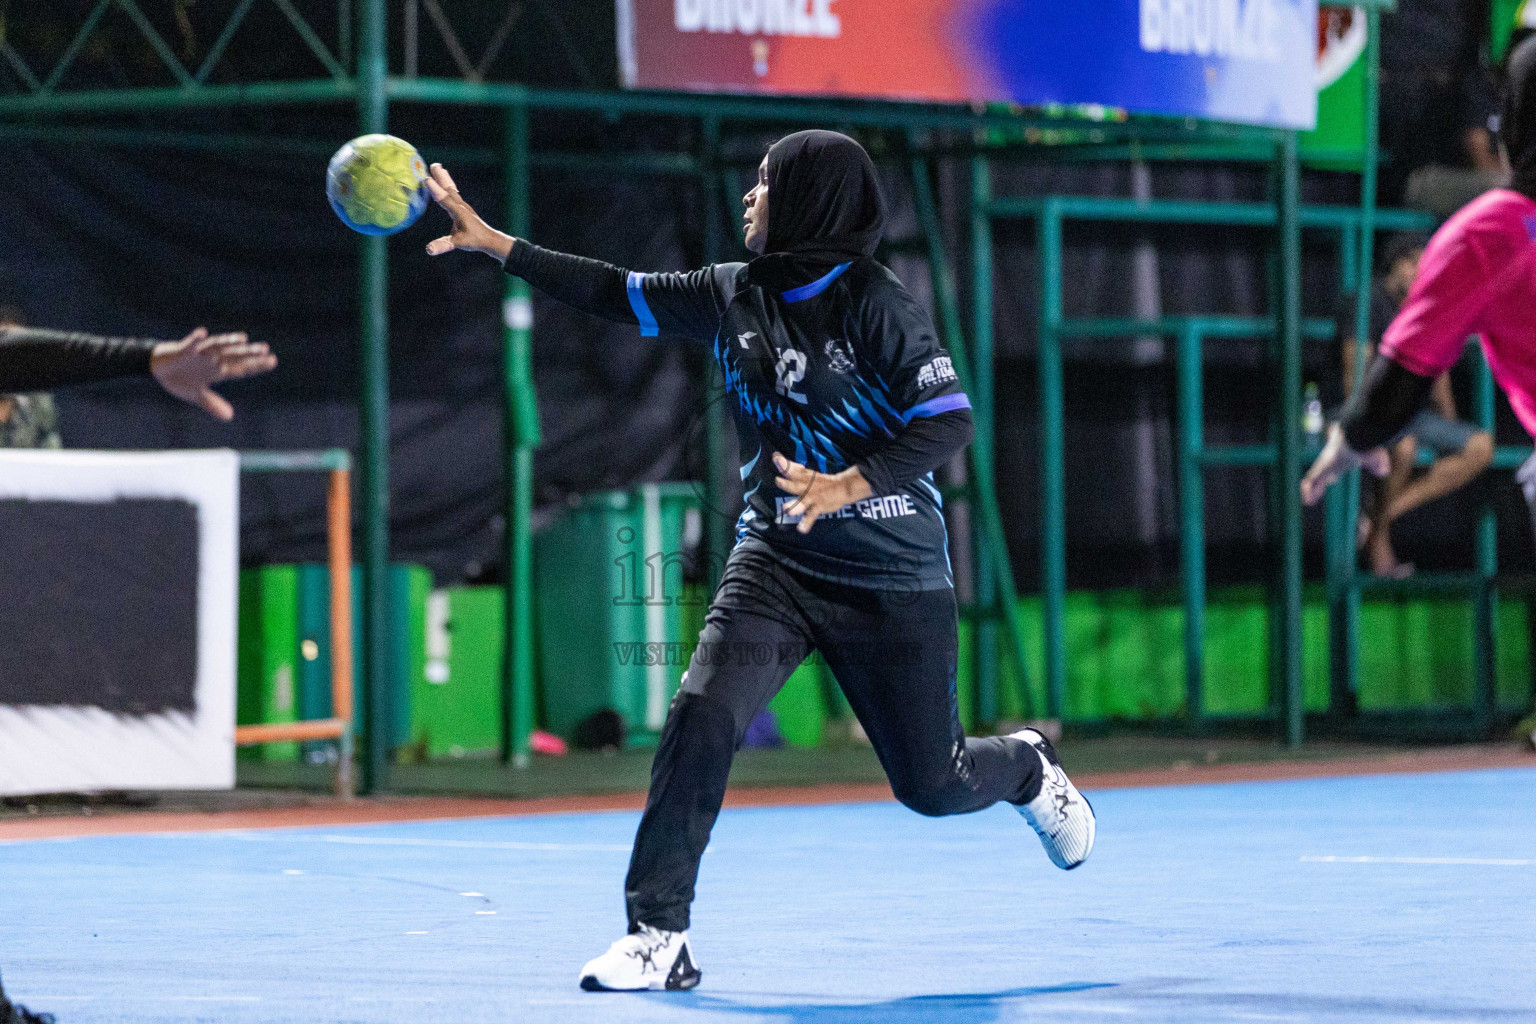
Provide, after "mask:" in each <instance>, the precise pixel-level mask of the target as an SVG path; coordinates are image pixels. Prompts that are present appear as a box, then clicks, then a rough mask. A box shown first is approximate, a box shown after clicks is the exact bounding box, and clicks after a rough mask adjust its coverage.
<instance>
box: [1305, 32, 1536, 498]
mask: <svg viewBox="0 0 1536 1024" xmlns="http://www.w3.org/2000/svg"><path fill="white" fill-rule="evenodd" d="M1507 72H1508V74H1507V77H1508V86H1507V91H1506V95H1505V98H1504V108H1503V113H1502V115H1501V117H1500V130H1499V135H1500V139H1501V141H1502V143H1503V145H1504V149H1505V153H1506V156H1507V158H1508V160H1509V164H1510V182H1509V186H1508V187H1507V188H1497V189H1494V190H1492V191H1490V192H1487V193H1485V194H1483V195H1482V196H1480V197H1479V198H1477V199H1475V200H1473V201H1472V202H1471V203H1468V204H1467V205H1466V206H1465V207H1463V208H1462V209H1461V210H1460V211H1459V212H1458V213H1456V215H1455V216H1453V217H1452V218H1451V219H1450V220H1448V221H1446V222H1445V224H1443V225H1442V226H1441V228H1440V230H1439V231H1437V232H1435V235H1434V237H1433V238H1431V239H1430V241H1429V246H1428V247H1427V248H1426V249H1425V250H1424V256H1423V258H1422V260H1421V261H1420V264H1419V274H1418V277H1417V278H1415V279H1414V282H1413V287H1412V288H1411V289H1410V290H1409V292H1408V300H1407V301H1406V302H1405V303H1404V304H1403V308H1402V310H1401V311H1400V312H1399V313H1398V314H1397V317H1396V318H1395V319H1394V320H1393V321H1392V325H1391V326H1390V327H1388V328H1387V331H1386V334H1385V336H1384V337H1383V338H1382V343H1381V348H1380V351H1379V352H1378V353H1377V354H1376V356H1375V358H1374V359H1373V360H1372V361H1371V364H1370V367H1369V368H1368V369H1367V370H1366V374H1365V382H1364V386H1362V387H1361V388H1360V389H1359V390H1357V391H1356V392H1355V393H1354V394H1353V395H1352V396H1350V399H1349V401H1348V402H1346V403H1345V405H1344V409H1343V412H1342V414H1341V415H1340V417H1339V421H1338V422H1337V423H1335V424H1333V425H1332V427H1330V428H1329V432H1328V443H1327V444H1326V445H1324V447H1323V450H1322V453H1321V454H1319V455H1318V457H1317V461H1316V462H1314V463H1313V464H1312V468H1311V469H1309V470H1308V471H1307V474H1306V476H1305V477H1304V478H1303V479H1302V481H1301V497H1302V500H1303V501H1304V502H1306V503H1307V504H1309V505H1311V504H1314V503H1315V502H1317V500H1318V499H1319V498H1321V497H1322V496H1323V493H1324V492H1325V491H1326V490H1327V489H1328V487H1329V485H1331V484H1332V483H1333V482H1334V481H1336V480H1337V479H1339V477H1340V476H1342V475H1343V474H1344V473H1346V472H1348V471H1349V470H1351V469H1353V468H1354V467H1356V466H1359V465H1364V466H1365V467H1366V468H1367V469H1369V470H1370V471H1371V472H1373V473H1375V474H1376V475H1378V476H1380V475H1382V474H1383V473H1385V472H1386V470H1387V453H1386V450H1385V448H1383V445H1385V444H1386V443H1387V442H1389V441H1390V440H1391V439H1392V438H1394V437H1396V436H1397V435H1398V434H1399V433H1400V432H1401V431H1402V429H1403V428H1404V427H1405V426H1407V424H1408V421H1409V420H1410V419H1412V417H1413V414H1414V413H1415V412H1417V411H1418V409H1419V408H1420V407H1421V406H1422V405H1423V402H1424V398H1425V396H1426V395H1427V394H1428V392H1429V389H1430V388H1431V386H1432V385H1433V384H1434V381H1435V378H1436V377H1438V376H1440V375H1441V374H1442V373H1444V372H1445V371H1446V370H1447V369H1449V368H1450V366H1451V364H1452V363H1454V362H1455V361H1456V358H1457V356H1459V355H1460V354H1461V350H1462V348H1463V346H1464V345H1465V344H1466V340H1467V338H1468V337H1469V336H1471V335H1474V334H1476V335H1478V336H1480V338H1481V340H1482V346H1483V354H1484V356H1485V357H1486V358H1487V360H1488V367H1489V369H1490V370H1491V371H1492V372H1493V377H1494V380H1496V381H1498V383H1499V386H1500V387H1502V388H1503V389H1504V392H1505V394H1507V395H1508V396H1509V404H1510V406H1511V407H1512V408H1513V409H1514V411H1515V415H1516V416H1517V417H1518V418H1519V420H1520V424H1521V425H1522V426H1523V427H1525V429H1526V431H1527V432H1529V433H1530V434H1532V435H1533V436H1536V37H1532V38H1529V39H1526V40H1525V41H1524V42H1523V43H1521V44H1520V46H1519V47H1517V48H1516V49H1515V50H1514V51H1513V52H1512V53H1511V55H1510V58H1509V63H1508V65H1507ZM1520 482H1521V485H1522V487H1523V488H1524V489H1525V492H1526V500H1527V501H1528V502H1529V503H1531V505H1532V509H1533V512H1536V458H1533V459H1532V461H1531V462H1528V463H1526V466H1525V467H1524V468H1523V469H1522V470H1521V471H1520Z"/></svg>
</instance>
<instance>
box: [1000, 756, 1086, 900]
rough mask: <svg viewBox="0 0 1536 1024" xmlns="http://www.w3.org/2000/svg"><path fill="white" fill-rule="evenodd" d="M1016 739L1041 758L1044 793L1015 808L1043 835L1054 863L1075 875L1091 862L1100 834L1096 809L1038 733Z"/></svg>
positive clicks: (1042, 837) (1041, 782)
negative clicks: (1097, 834)
mask: <svg viewBox="0 0 1536 1024" xmlns="http://www.w3.org/2000/svg"><path fill="white" fill-rule="evenodd" d="M1012 738H1013V739H1016V740H1022V741H1023V742H1025V743H1028V744H1029V745H1030V746H1031V747H1033V748H1035V753H1037V754H1039V755H1040V792H1039V794H1038V795H1036V797H1035V798H1034V799H1033V800H1031V801H1030V802H1029V803H1027V804H1015V805H1014V806H1015V807H1017V808H1018V809H1019V813H1020V814H1022V815H1024V820H1025V821H1027V822H1029V823H1030V825H1032V826H1033V827H1034V830H1035V831H1036V832H1038V833H1039V834H1040V845H1042V846H1044V847H1045V852H1046V853H1047V854H1048V855H1050V858H1051V863H1052V864H1055V865H1056V866H1057V867H1059V868H1061V869H1062V870H1064V871H1071V870H1072V869H1073V868H1075V867H1077V866H1078V865H1079V864H1081V863H1082V862H1083V861H1085V860H1087V859H1088V853H1089V851H1091V850H1092V849H1093V837H1094V834H1095V832H1096V831H1097V823H1096V822H1095V821H1094V817H1093V808H1092V807H1090V806H1089V804H1088V801H1087V799H1085V798H1084V797H1083V794H1081V793H1079V792H1078V791H1077V787H1076V786H1074V785H1072V780H1071V779H1069V778H1067V773H1066V772H1064V771H1062V770H1061V762H1060V761H1058V760H1057V759H1056V748H1055V747H1053V746H1051V741H1050V740H1048V739H1046V738H1045V737H1044V736H1043V735H1041V734H1040V733H1039V732H1036V731H1035V730H1034V729H1021V730H1019V731H1018V732H1016V733H1014V734H1013V736H1012Z"/></svg>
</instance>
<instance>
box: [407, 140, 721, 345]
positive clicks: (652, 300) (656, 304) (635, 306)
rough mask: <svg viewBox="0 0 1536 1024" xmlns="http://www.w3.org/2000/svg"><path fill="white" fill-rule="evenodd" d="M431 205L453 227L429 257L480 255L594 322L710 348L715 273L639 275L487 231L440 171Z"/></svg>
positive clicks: (717, 304) (433, 179)
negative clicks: (689, 340)
mask: <svg viewBox="0 0 1536 1024" xmlns="http://www.w3.org/2000/svg"><path fill="white" fill-rule="evenodd" d="M427 189H428V191H430V192H431V193H432V198H433V199H434V200H436V201H437V204H438V205H439V206H441V207H442V208H443V211H444V212H445V213H447V214H448V216H449V217H450V218H451V219H452V221H453V228H452V230H451V231H449V233H448V234H446V235H443V236H442V237H440V238H434V239H433V240H432V241H430V242H428V243H427V254H428V255H431V256H441V255H443V254H444V253H448V252H453V251H455V250H458V249H463V250H467V251H469V252H483V253H485V254H486V255H488V256H493V257H495V258H496V259H498V260H500V261H501V263H502V266H503V267H505V268H506V271H507V273H509V274H514V275H516V276H518V277H520V278H522V279H523V280H525V281H527V282H528V283H529V284H531V285H533V286H534V287H535V288H537V289H538V290H539V291H541V292H543V293H544V294H545V295H548V296H549V297H550V298H552V299H557V300H559V301H560V302H563V303H565V304H566V305H567V306H570V307H571V308H572V309H576V310H579V311H581V312H583V313H586V314H588V315H590V316H596V317H601V318H602V319H604V320H609V321H612V322H613V323H616V324H627V325H630V326H638V327H639V328H640V333H641V334H642V335H646V336H650V335H656V334H659V333H662V332H663V331H664V332H666V333H668V334H679V335H682V336H684V337H692V338H696V339H698V340H700V341H706V342H708V341H712V340H713V339H714V336H715V333H716V331H717V329H718V328H719V323H720V316H719V310H720V308H721V306H722V302H721V301H720V300H719V296H718V295H717V293H716V284H717V282H716V280H715V271H716V268H714V267H705V268H704V269H702V270H695V271H691V272H689V273H661V274H639V273H632V272H630V271H628V270H626V269H625V268H623V267H616V266H614V265H613V264H611V263H604V262H602V261H601V260H591V259H587V258H586V257H584V256H572V255H570V254H568V253H563V252H554V251H553V250H550V249H544V248H541V247H539V246H537V245H534V244H533V243H532V242H529V241H528V240H527V239H525V238H514V237H512V236H511V235H509V234H506V233H505V232H502V231H497V230H496V229H495V228H493V227H491V226H490V225H489V224H487V223H486V222H485V221H484V220H483V219H481V217H480V215H479V214H478V213H476V212H475V211H474V209H473V208H472V207H471V206H470V205H469V204H468V203H467V202H465V201H464V197H463V196H461V195H459V190H458V188H457V187H456V186H455V185H454V183H453V178H452V177H451V176H450V175H449V174H448V170H447V168H445V167H444V166H443V165H442V164H433V165H432V173H431V176H430V177H429V178H427Z"/></svg>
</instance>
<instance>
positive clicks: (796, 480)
mask: <svg viewBox="0 0 1536 1024" xmlns="http://www.w3.org/2000/svg"><path fill="white" fill-rule="evenodd" d="M773 464H774V466H775V467H776V468H777V469H778V471H779V475H778V476H776V477H774V478H773V482H774V483H775V484H777V485H778V488H779V490H781V491H787V492H789V493H790V494H793V495H795V496H796V497H795V500H794V501H792V502H790V503H789V504H788V505H785V506H784V514H785V515H786V516H794V515H797V516H799V517H800V522H799V523H797V524H796V525H795V529H797V530H799V531H800V532H801V533H810V532H811V527H813V526H815V525H816V520H817V519H818V518H820V517H821V516H824V515H827V514H828V513H829V512H836V511H837V510H838V509H840V508H842V507H843V506H844V505H850V504H852V503H853V502H855V501H863V500H864V499H865V498H867V497H869V496H870V495H872V494H874V493H875V492H874V489H873V488H871V487H870V486H869V481H868V480H865V479H864V474H863V473H860V472H859V467H858V466H849V467H848V468H847V469H845V470H843V471H842V472H841V473H818V472H817V471H816V470H814V469H810V468H808V467H806V466H802V465H800V463H798V462H791V461H790V460H789V459H786V458H785V457H784V456H782V455H780V454H779V453H778V452H774V453H773Z"/></svg>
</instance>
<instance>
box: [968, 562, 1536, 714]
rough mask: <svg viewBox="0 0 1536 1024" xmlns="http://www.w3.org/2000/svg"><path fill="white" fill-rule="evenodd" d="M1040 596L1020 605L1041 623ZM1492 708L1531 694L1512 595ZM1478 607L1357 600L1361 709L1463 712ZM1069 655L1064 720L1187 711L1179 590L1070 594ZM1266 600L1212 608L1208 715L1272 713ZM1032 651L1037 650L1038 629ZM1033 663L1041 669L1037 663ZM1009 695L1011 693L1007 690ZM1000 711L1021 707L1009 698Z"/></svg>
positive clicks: (1409, 597)
mask: <svg viewBox="0 0 1536 1024" xmlns="http://www.w3.org/2000/svg"><path fill="white" fill-rule="evenodd" d="M1326 596H1327V595H1326V588H1324V587H1321V586H1313V587H1309V588H1308V590H1307V593H1306V599H1305V602H1304V605H1303V613H1302V633H1303V640H1302V645H1301V664H1302V673H1301V674H1302V683H1303V685H1302V694H1303V698H1304V706H1305V709H1306V711H1307V712H1308V713H1309V714H1320V713H1323V712H1326V711H1327V710H1328V708H1329V698H1330V693H1329V658H1330V652H1329V636H1328V634H1329V628H1328V603H1327V600H1326ZM1039 610H1040V605H1039V599H1038V598H1037V597H1028V598H1024V599H1022V600H1021V601H1020V602H1019V613H1020V615H1021V616H1022V617H1023V618H1024V621H1025V622H1026V623H1033V624H1034V625H1033V627H1032V628H1033V630H1034V631H1035V632H1036V633H1038V631H1039V628H1040V627H1039V618H1038V614H1039ZM1497 612H1498V615H1497V619H1496V628H1497V639H1498V643H1497V648H1498V661H1497V663H1496V665H1495V677H1496V679H1495V686H1496V691H1495V692H1496V699H1497V706H1498V708H1499V709H1500V710H1501V711H1505V712H1512V711H1514V710H1517V709H1519V708H1522V707H1524V706H1526V704H1527V703H1528V701H1529V697H1530V680H1531V665H1530V631H1529V628H1528V623H1527V618H1526V615H1527V611H1526V604H1525V601H1524V600H1521V599H1518V598H1510V597H1505V598H1503V599H1501V600H1500V601H1499V604H1498V608H1497ZM1476 614H1477V613H1476V611H1475V609H1474V608H1473V607H1472V606H1471V605H1469V604H1468V602H1467V601H1466V599H1465V596H1464V595H1454V596H1446V595H1433V594H1430V595H1425V594H1413V593H1408V592H1403V593H1398V594H1391V595H1383V596H1380V597H1375V598H1369V599H1367V600H1365V601H1363V602H1362V604H1361V609H1360V627H1361V629H1362V631H1365V632H1369V633H1370V635H1371V636H1372V637H1373V638H1375V642H1373V643H1372V644H1370V645H1368V646H1365V647H1362V648H1361V662H1360V670H1359V684H1360V690H1359V702H1360V704H1359V706H1360V709H1361V710H1362V711H1366V712H1372V711H1375V712H1383V711H1420V712H1423V711H1425V710H1430V709H1433V710H1442V709H1455V708H1459V709H1463V710H1465V709H1466V708H1467V707H1468V705H1470V704H1471V703H1472V701H1473V698H1474V696H1475V695H1476V693H1477V688H1478V685H1479V683H1478V680H1479V675H1480V671H1481V670H1480V669H1479V667H1478V660H1479V652H1478V650H1477V644H1476V634H1475V631H1474V629H1473V620H1474V617H1475V615H1476ZM1065 626H1066V646H1067V649H1068V653H1069V659H1068V665H1069V669H1068V673H1067V678H1066V692H1065V716H1064V717H1065V719H1066V720H1067V721H1069V722H1097V721H1106V720H1114V719H1119V720H1126V721H1137V720H1141V721H1147V720H1170V719H1179V718H1183V717H1185V715H1186V712H1187V708H1186V704H1185V700H1186V696H1185V689H1184V677H1185V672H1184V650H1185V648H1184V635H1183V630H1184V608H1183V602H1182V601H1180V600H1178V599H1177V598H1176V596H1175V595H1172V594H1156V593H1149V592H1144V591H1134V590H1124V591H1102V592H1091V591H1073V592H1070V593H1068V595H1067V599H1066V620H1065ZM1269 629H1270V608H1269V604H1268V597H1267V594H1266V592H1265V590H1264V588H1262V587H1259V586H1252V587H1237V588H1227V589H1223V590H1221V591H1218V592H1216V593H1213V594H1211V595H1210V597H1209V600H1208V602H1207V603H1206V605H1205V648H1204V650H1205V656H1204V659H1203V670H1204V680H1205V688H1204V703H1205V714H1206V716H1207V717H1209V718H1216V719H1219V718H1229V717H1248V718H1262V717H1267V716H1270V715H1272V714H1273V713H1274V709H1275V707H1274V703H1273V701H1272V698H1271V694H1270V689H1269V685H1268V679H1269V669H1270V666H1269V643H1268V639H1269ZM1029 639H1030V642H1031V645H1030V649H1031V650H1032V651H1034V652H1037V654H1036V656H1037V657H1038V652H1039V651H1040V649H1041V648H1040V646H1039V645H1038V642H1037V640H1038V637H1037V636H1031V637H1030V638H1029ZM971 645H972V639H971V631H970V630H969V629H968V628H967V624H966V623H963V622H962V623H961V629H960V648H961V657H960V673H959V687H960V692H959V696H960V712H961V720H962V722H964V723H965V724H966V725H967V727H969V726H970V725H971V724H972V716H971V708H972V706H973V704H974V700H975V688H974V685H973V683H972V675H971V672H970V670H969V667H968V666H969V662H968V658H967V655H968V653H969V652H970V650H971ZM1031 668H1032V669H1035V668H1037V666H1031ZM1005 692H1011V691H1005ZM999 711H1000V713H1001V715H1002V717H1003V718H1017V717H1019V716H1021V715H1022V713H1023V709H1022V708H1021V707H1020V706H1019V705H1018V704H1017V702H1016V701H1012V700H1008V701H1005V702H1004V704H1003V705H1002V706H1001V707H1000V708H999Z"/></svg>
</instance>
